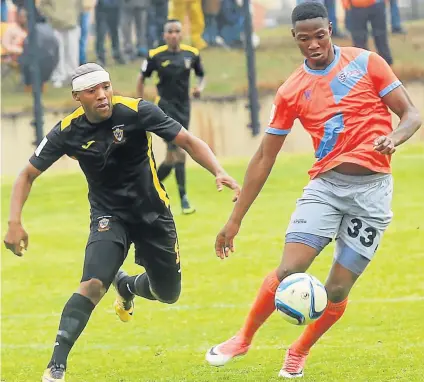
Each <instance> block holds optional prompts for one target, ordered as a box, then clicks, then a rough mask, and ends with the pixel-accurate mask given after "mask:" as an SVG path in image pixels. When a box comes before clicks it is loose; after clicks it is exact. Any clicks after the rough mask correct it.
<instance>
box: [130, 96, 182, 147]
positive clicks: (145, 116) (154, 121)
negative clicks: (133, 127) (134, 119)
mask: <svg viewBox="0 0 424 382" xmlns="http://www.w3.org/2000/svg"><path fill="white" fill-rule="evenodd" d="M138 116H139V120H140V125H141V126H142V127H143V129H144V130H146V131H150V132H152V133H155V134H156V135H158V136H159V137H161V138H163V139H165V140H166V141H168V142H171V141H173V140H174V139H175V137H176V136H177V135H178V133H179V132H180V130H181V129H182V126H181V125H180V124H179V123H178V122H177V121H175V120H174V119H172V118H171V117H168V116H167V115H166V114H165V113H164V112H163V111H162V109H161V108H159V107H158V106H156V105H154V104H153V103H151V102H148V101H144V100H141V101H140V103H139V104H138Z"/></svg>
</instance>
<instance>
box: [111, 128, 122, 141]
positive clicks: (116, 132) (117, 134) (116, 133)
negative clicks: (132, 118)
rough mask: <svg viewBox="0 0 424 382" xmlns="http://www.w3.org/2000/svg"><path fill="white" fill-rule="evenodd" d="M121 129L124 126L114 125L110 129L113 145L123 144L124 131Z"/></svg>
mask: <svg viewBox="0 0 424 382" xmlns="http://www.w3.org/2000/svg"><path fill="white" fill-rule="evenodd" d="M123 127H124V125H116V126H113V127H112V131H113V138H114V140H115V143H122V142H124V140H123V139H124V130H123V129H122V128H123Z"/></svg>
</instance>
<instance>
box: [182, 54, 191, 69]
mask: <svg viewBox="0 0 424 382" xmlns="http://www.w3.org/2000/svg"><path fill="white" fill-rule="evenodd" d="M184 65H185V68H186V69H190V68H191V58H190V57H186V58H184Z"/></svg>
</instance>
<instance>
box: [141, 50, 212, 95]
mask: <svg viewBox="0 0 424 382" xmlns="http://www.w3.org/2000/svg"><path fill="white" fill-rule="evenodd" d="M192 69H193V70H194V72H195V74H196V76H198V77H203V76H204V75H205V73H204V70H203V65H202V62H201V59H200V54H199V51H198V50H197V49H196V48H193V47H191V46H189V45H184V44H181V45H180V50H179V51H177V52H174V51H171V50H169V49H168V46H167V45H163V46H160V47H158V48H156V49H152V50H150V52H149V57H148V59H147V60H145V61H143V63H142V65H141V73H142V75H143V77H150V76H151V75H152V73H153V72H154V71H156V72H157V74H158V77H159V82H158V83H157V89H158V93H159V96H160V97H161V98H163V99H165V100H167V101H171V102H175V103H187V102H188V101H189V99H190V72H191V70H192Z"/></svg>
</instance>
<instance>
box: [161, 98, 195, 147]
mask: <svg viewBox="0 0 424 382" xmlns="http://www.w3.org/2000/svg"><path fill="white" fill-rule="evenodd" d="M158 106H159V107H160V108H161V109H162V110H163V112H164V113H165V114H166V115H168V116H169V117H171V118H172V119H175V120H176V121H177V122H179V123H180V124H181V125H182V126H183V127H184V128H186V129H187V130H188V128H189V125H190V103H189V102H187V103H186V102H184V103H182V104H179V103H173V102H169V101H167V100H164V99H163V98H161V99H160V100H159V103H158ZM167 145H168V150H175V149H176V148H177V147H178V146H177V145H176V144H174V143H172V142H167Z"/></svg>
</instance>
